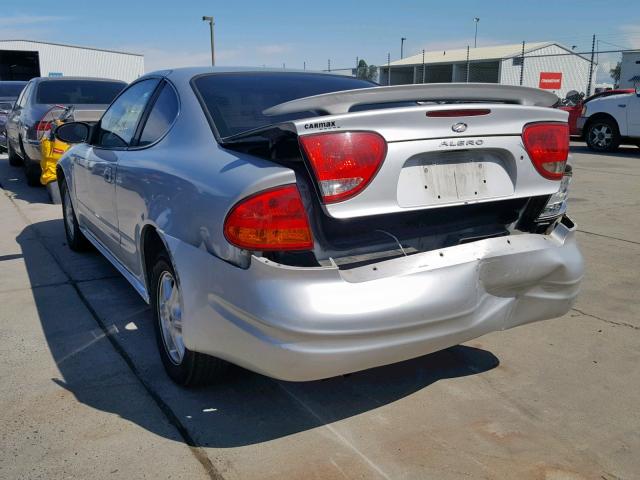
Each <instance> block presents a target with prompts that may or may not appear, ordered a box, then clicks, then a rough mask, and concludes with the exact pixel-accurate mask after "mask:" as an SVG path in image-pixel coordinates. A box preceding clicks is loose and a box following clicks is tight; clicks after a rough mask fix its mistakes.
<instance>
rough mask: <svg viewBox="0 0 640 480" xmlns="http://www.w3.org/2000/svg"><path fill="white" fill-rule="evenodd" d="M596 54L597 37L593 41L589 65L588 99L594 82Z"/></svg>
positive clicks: (594, 36)
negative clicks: (592, 81)
mask: <svg viewBox="0 0 640 480" xmlns="http://www.w3.org/2000/svg"><path fill="white" fill-rule="evenodd" d="M595 52H596V35H595V34H594V35H593V39H592V41H591V63H589V82H588V83H587V97H588V96H589V95H591V80H593V56H594V54H595Z"/></svg>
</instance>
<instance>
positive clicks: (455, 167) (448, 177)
mask: <svg viewBox="0 0 640 480" xmlns="http://www.w3.org/2000/svg"><path fill="white" fill-rule="evenodd" d="M453 153H454V152H451V153H449V154H447V155H442V156H440V157H436V158H433V157H431V156H427V158H426V159H424V160H425V161H413V162H408V163H407V165H405V167H404V168H403V169H402V172H401V173H400V179H399V182H398V204H399V205H400V206H402V207H417V206H427V205H437V204H445V203H458V202H469V201H474V200H486V199H489V198H500V197H506V196H509V195H512V194H513V192H514V182H513V180H512V178H511V176H510V175H509V173H508V171H507V169H506V168H505V165H504V161H503V160H502V159H500V158H495V157H493V156H487V155H486V154H485V155H477V154H476V155H475V156H474V157H472V156H470V152H456V153H458V154H457V155H456V154H453Z"/></svg>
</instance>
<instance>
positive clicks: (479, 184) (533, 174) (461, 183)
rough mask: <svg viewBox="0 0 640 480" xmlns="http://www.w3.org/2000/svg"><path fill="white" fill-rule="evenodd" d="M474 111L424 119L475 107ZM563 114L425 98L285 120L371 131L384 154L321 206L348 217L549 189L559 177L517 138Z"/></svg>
mask: <svg viewBox="0 0 640 480" xmlns="http://www.w3.org/2000/svg"><path fill="white" fill-rule="evenodd" d="M479 107H482V109H484V110H488V113H486V114H483V115H477V116H464V115H460V116H455V117H430V116H428V114H430V113H433V112H447V111H450V110H464V109H465V108H474V109H477V108H479ZM566 120H567V114H566V112H562V111H560V110H555V109H551V108H544V107H537V106H522V105H506V104H496V103H485V104H478V103H475V104H472V105H469V104H466V105H461V104H456V105H451V104H446V105H442V104H431V105H420V106H414V107H400V108H390V109H379V110H369V111H363V112H354V113H345V114H339V115H330V116H322V117H316V118H311V119H304V120H297V121H294V122H292V127H293V129H294V130H295V133H296V134H297V135H298V136H299V137H302V136H304V135H310V134H316V133H320V132H349V131H373V132H377V133H379V134H380V135H382V136H383V137H384V139H385V140H386V142H387V147H388V148H387V154H386V158H385V159H384V161H383V163H382V166H381V167H380V169H379V171H378V172H377V174H376V176H375V177H374V178H373V180H371V182H370V183H369V185H367V187H366V188H365V189H364V190H363V191H361V192H360V193H359V194H357V195H356V196H354V197H353V198H350V199H348V200H345V201H342V202H338V203H332V204H327V205H325V206H324V208H325V210H326V212H327V214H329V215H330V216H332V217H334V218H353V217H360V216H366V215H379V214H385V213H392V212H402V211H409V210H416V209H428V208H438V207H444V206H456V205H465V204H470V203H478V202H489V201H495V200H497V199H515V198H525V197H534V196H541V195H550V194H552V193H554V192H555V191H557V190H558V185H559V183H558V182H557V181H552V180H548V179H545V178H544V177H542V176H541V175H540V174H539V173H538V172H537V171H536V169H535V167H534V166H533V164H532V162H531V160H530V158H529V155H528V153H527V151H526V149H525V147H524V144H523V142H522V137H521V135H522V130H523V128H524V126H525V125H526V124H528V123H535V122H565V123H566Z"/></svg>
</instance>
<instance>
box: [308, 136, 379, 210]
mask: <svg viewBox="0 0 640 480" xmlns="http://www.w3.org/2000/svg"><path fill="white" fill-rule="evenodd" d="M300 145H301V146H302V149H303V150H304V153H305V155H306V156H307V159H308V160H309V163H311V167H312V168H313V172H314V174H315V176H316V179H317V180H318V183H319V184H320V191H321V194H322V200H323V201H324V203H333V202H339V201H342V200H346V199H348V198H351V197H353V196H354V195H357V194H358V193H359V192H361V191H362V190H363V189H364V188H365V187H366V186H367V185H368V184H369V182H371V180H372V179H373V177H374V176H375V174H376V173H377V172H378V169H379V168H380V165H382V161H383V160H384V157H385V156H386V154H387V142H386V141H385V139H384V138H382V136H380V135H379V134H377V133H375V132H328V133H317V134H312V135H304V136H301V137H300Z"/></svg>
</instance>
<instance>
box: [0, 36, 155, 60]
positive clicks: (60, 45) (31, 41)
mask: <svg viewBox="0 0 640 480" xmlns="http://www.w3.org/2000/svg"><path fill="white" fill-rule="evenodd" d="M9 42H26V43H40V44H42V45H55V46H56V47H67V48H80V49H82V50H95V51H97V52H109V53H119V54H121V55H134V56H136V57H144V55H143V54H141V53H131V52H123V51H120V50H107V49H104V48H94V47H82V46H80V45H68V44H65V43H53V42H42V41H40V40H9V39H4V40H0V45H2V44H3V43H9Z"/></svg>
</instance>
